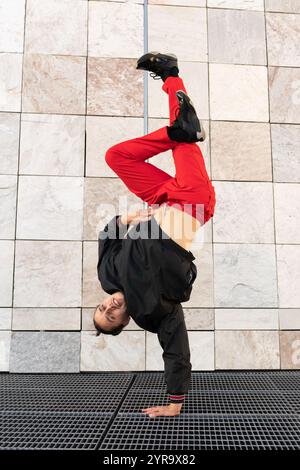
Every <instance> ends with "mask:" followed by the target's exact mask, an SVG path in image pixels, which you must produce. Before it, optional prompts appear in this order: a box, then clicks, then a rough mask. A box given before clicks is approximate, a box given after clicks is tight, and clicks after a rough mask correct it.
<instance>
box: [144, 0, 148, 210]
mask: <svg viewBox="0 0 300 470" xmlns="http://www.w3.org/2000/svg"><path fill="white" fill-rule="evenodd" d="M147 52H148V0H144V54H146V53H147ZM148 133H149V131H148V72H146V70H145V71H144V135H145V134H148ZM143 206H144V208H146V207H147V203H146V202H144V203H143Z"/></svg>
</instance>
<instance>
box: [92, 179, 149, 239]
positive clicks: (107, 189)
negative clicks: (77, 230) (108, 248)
mask: <svg viewBox="0 0 300 470" xmlns="http://www.w3.org/2000/svg"><path fill="white" fill-rule="evenodd" d="M131 207H132V208H135V207H136V208H140V209H142V208H143V203H142V200H141V199H139V198H138V197H136V196H135V195H134V194H132V193H130V191H129V190H128V189H127V187H126V186H125V185H124V183H123V181H121V180H120V179H117V178H105V179H104V178H103V179H102V178H85V181H84V240H98V234H99V231H100V230H102V229H103V228H104V225H105V224H106V223H107V222H108V221H109V220H110V219H112V217H113V216H114V215H117V214H122V213H123V212H127V211H130V210H131Z"/></svg>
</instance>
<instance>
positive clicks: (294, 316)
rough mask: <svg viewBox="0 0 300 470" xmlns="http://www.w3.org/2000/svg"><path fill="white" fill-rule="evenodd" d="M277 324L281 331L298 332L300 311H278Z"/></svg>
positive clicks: (291, 309)
mask: <svg viewBox="0 0 300 470" xmlns="http://www.w3.org/2000/svg"><path fill="white" fill-rule="evenodd" d="M279 324H280V329H281V330H300V309H299V308H281V309H279Z"/></svg>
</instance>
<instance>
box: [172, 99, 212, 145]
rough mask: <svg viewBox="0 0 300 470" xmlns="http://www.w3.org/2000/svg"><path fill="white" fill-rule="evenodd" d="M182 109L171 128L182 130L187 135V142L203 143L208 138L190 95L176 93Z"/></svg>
mask: <svg viewBox="0 0 300 470" xmlns="http://www.w3.org/2000/svg"><path fill="white" fill-rule="evenodd" d="M176 96H177V99H178V102H179V106H180V109H179V111H178V114H177V116H176V120H175V121H174V123H173V124H172V126H171V128H174V129H176V128H180V129H182V130H184V131H185V132H186V134H187V140H186V141H187V142H203V141H204V140H205V138H206V135H205V130H204V128H203V126H202V125H201V123H200V121H199V119H198V117H197V113H196V111H195V108H194V105H193V103H192V101H191V99H190V98H189V97H188V95H187V94H186V93H185V92H184V91H182V90H178V91H176Z"/></svg>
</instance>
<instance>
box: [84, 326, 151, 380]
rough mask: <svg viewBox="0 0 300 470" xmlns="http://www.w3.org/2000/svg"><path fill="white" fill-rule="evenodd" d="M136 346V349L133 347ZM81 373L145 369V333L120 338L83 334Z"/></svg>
mask: <svg viewBox="0 0 300 470" xmlns="http://www.w3.org/2000/svg"><path fill="white" fill-rule="evenodd" d="M133 345H134V347H133ZM80 369H81V371H116V370H117V371H130V370H133V371H138V370H144V369H145V332H144V331H124V332H122V333H121V334H120V335H118V336H111V335H100V336H96V335H95V333H94V332H90V331H83V332H82V333H81V365H80Z"/></svg>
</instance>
